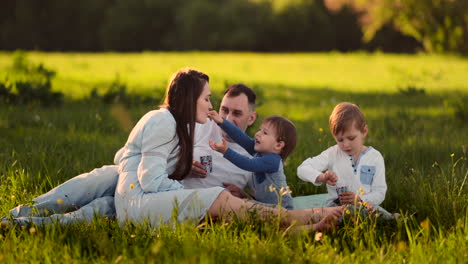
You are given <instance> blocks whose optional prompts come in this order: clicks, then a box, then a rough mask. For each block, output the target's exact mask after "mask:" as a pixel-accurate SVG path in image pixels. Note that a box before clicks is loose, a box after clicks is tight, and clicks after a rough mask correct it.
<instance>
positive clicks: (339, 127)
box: [329, 102, 366, 136]
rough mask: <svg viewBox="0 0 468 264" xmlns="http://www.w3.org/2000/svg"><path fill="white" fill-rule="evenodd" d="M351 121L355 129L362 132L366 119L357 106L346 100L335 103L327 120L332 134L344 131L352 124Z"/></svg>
mask: <svg viewBox="0 0 468 264" xmlns="http://www.w3.org/2000/svg"><path fill="white" fill-rule="evenodd" d="M353 123H354V126H355V127H356V129H359V130H360V131H361V132H364V128H365V127H366V119H365V118H364V114H363V113H362V112H361V110H360V109H359V107H358V106H357V105H355V104H352V103H348V102H344V103H339V104H338V105H336V106H335V108H334V109H333V112H332V113H331V115H330V120H329V124H330V131H331V133H332V135H333V136H336V135H337V134H339V133H344V132H345V131H346V130H347V129H349V128H350V127H351V126H352V125H353Z"/></svg>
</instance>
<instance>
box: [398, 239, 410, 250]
mask: <svg viewBox="0 0 468 264" xmlns="http://www.w3.org/2000/svg"><path fill="white" fill-rule="evenodd" d="M407 248H408V246H407V245H406V242H405V241H398V243H397V245H396V250H397V251H403V250H406V249H407Z"/></svg>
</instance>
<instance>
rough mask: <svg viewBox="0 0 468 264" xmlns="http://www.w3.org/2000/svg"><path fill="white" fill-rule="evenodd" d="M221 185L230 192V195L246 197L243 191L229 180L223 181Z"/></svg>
mask: <svg viewBox="0 0 468 264" xmlns="http://www.w3.org/2000/svg"><path fill="white" fill-rule="evenodd" d="M223 185H224V187H226V189H227V190H228V191H229V192H231V194H232V195H234V196H236V197H239V198H246V196H245V192H244V191H243V190H242V189H241V188H239V187H237V185H234V184H232V183H229V182H223Z"/></svg>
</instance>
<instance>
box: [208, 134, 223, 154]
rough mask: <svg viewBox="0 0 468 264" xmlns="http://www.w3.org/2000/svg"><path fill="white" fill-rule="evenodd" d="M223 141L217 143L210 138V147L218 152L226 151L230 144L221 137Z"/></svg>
mask: <svg viewBox="0 0 468 264" xmlns="http://www.w3.org/2000/svg"><path fill="white" fill-rule="evenodd" d="M221 140H222V142H221V143H220V144H216V143H215V142H214V141H213V140H211V139H210V141H209V143H210V147H211V148H212V149H214V150H216V151H218V152H221V153H223V154H224V153H226V151H227V149H228V146H227V142H226V140H225V139H224V138H222V139H221Z"/></svg>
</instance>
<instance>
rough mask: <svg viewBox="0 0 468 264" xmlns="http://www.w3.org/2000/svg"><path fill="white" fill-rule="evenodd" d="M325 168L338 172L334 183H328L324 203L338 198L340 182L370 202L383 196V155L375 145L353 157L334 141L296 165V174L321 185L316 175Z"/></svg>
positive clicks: (379, 201)
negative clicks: (318, 152) (362, 192)
mask: <svg viewBox="0 0 468 264" xmlns="http://www.w3.org/2000/svg"><path fill="white" fill-rule="evenodd" d="M327 170H329V171H333V172H335V174H336V175H337V176H338V182H337V184H336V186H331V185H328V184H327V190H328V198H327V203H330V202H332V201H334V200H335V199H337V198H338V193H337V187H341V186H346V187H347V188H348V191H352V192H354V193H355V194H358V195H359V197H360V198H361V199H362V200H363V201H365V202H368V203H370V204H372V205H379V204H381V203H382V202H383V200H384V199H385V193H386V191H387V183H386V182H385V164H384V159H383V157H382V155H381V154H380V152H379V151H377V150H376V149H374V148H372V147H368V148H367V149H366V150H365V151H364V152H362V153H361V154H360V155H359V157H358V159H357V160H354V158H353V156H352V155H351V156H350V155H348V154H346V153H345V152H343V151H342V150H341V149H340V148H339V147H338V145H335V146H332V147H330V148H328V149H327V150H325V151H323V152H322V153H320V155H318V156H315V157H312V158H308V159H306V160H305V161H304V162H303V163H302V164H301V165H300V166H299V167H298V168H297V175H298V176H299V178H300V179H302V180H303V181H308V182H311V183H313V184H315V185H321V184H322V183H317V182H316V179H317V177H318V176H319V175H320V174H322V173H323V172H324V171H327ZM359 188H362V190H363V191H364V194H363V195H360V194H359Z"/></svg>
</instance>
